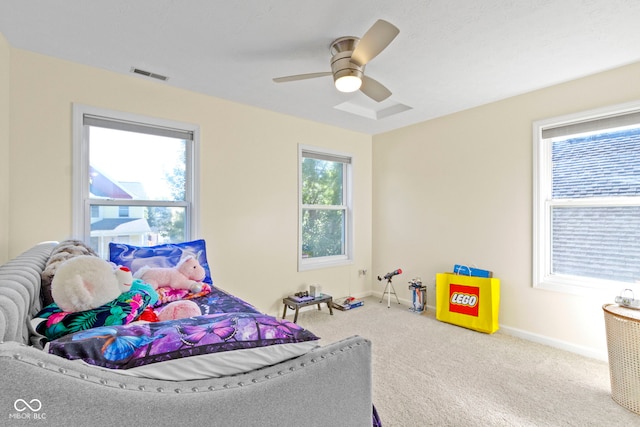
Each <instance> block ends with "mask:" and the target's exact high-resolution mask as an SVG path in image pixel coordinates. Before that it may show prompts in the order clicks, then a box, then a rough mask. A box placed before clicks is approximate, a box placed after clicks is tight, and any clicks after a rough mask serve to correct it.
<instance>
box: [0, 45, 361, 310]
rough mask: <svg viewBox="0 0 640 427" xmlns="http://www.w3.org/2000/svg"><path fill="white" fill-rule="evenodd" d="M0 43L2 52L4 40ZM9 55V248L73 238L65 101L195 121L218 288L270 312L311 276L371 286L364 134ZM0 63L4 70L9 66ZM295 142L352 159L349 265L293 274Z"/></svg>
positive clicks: (205, 231)
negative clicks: (362, 272) (365, 272)
mask: <svg viewBox="0 0 640 427" xmlns="http://www.w3.org/2000/svg"><path fill="white" fill-rule="evenodd" d="M0 52H6V49H4V50H3V49H2V48H1V45H0ZM10 53H11V67H10V68H11V88H12V95H11V105H10V109H11V119H10V125H11V127H10V133H11V150H10V152H11V156H10V166H11V167H10V182H11V186H10V194H9V197H8V199H9V203H8V204H9V213H10V218H11V219H12V220H11V221H9V224H8V227H9V233H8V236H9V237H8V249H9V255H10V256H15V255H17V254H18V253H20V252H22V251H23V250H25V249H27V248H29V247H30V246H31V245H33V244H35V243H37V242H40V241H43V240H62V239H65V238H69V237H72V236H70V233H71V167H72V165H71V149H72V140H71V135H72V127H71V118H72V104H73V103H81V104H86V105H91V106H95V107H100V108H106V109H112V110H119V111H126V112H131V113H135V114H143V115H147V116H153V117H160V118H166V119H169V120H177V121H185V122H189V123H196V124H199V125H200V131H201V151H200V153H201V159H200V169H201V183H200V189H201V196H200V197H201V211H200V215H201V227H200V229H201V236H197V237H202V238H204V239H206V241H207V254H208V258H209V263H210V265H211V266H212V269H213V271H212V275H213V277H214V280H215V282H216V284H218V285H219V286H221V287H223V288H225V289H227V290H229V291H231V292H232V293H234V294H236V295H238V296H240V297H242V298H244V299H246V300H248V301H250V302H252V303H254V304H255V305H256V306H257V307H259V308H260V309H261V310H263V311H267V312H271V313H275V312H280V311H281V309H282V302H281V298H282V297H284V296H286V295H289V294H291V293H292V292H295V291H298V290H303V289H307V288H308V285H309V284H312V283H319V284H321V285H322V287H323V291H324V292H326V293H329V294H333V295H334V296H336V297H340V296H347V295H348V294H355V295H358V294H365V293H367V292H369V286H370V285H369V283H368V281H367V280H366V278H359V277H358V269H362V268H366V269H369V268H370V265H371V250H370V248H371V210H370V207H371V203H372V202H371V163H372V161H371V137H370V136H368V135H364V134H359V133H354V132H349V131H344V130H341V129H338V128H335V127H330V126H326V125H322V124H318V123H314V122H311V121H305V120H300V119H296V118H292V117H290V116H285V115H282V114H276V113H273V112H270V111H266V110H260V109H256V108H251V107H247V106H244V105H240V104H236V103H232V102H228V101H224V100H220V99H217V98H213V97H208V96H203V95H199V94H196V93H193V92H188V91H184V90H179V89H175V88H172V87H169V86H167V85H165V84H163V83H156V82H150V81H147V80H145V79H143V78H139V77H137V76H123V75H120V74H116V73H112V72H107V71H103V70H99V69H96V68H90V67H85V66H81V65H78V64H74V63H70V62H66V61H62V60H58V59H54V58H50V57H46V56H42V55H38V54H33V53H30V52H27V51H23V50H19V49H10ZM0 58H2V56H0ZM0 61H2V60H1V59H0ZM2 65H3V62H0V70H3V69H6V67H3V66H2ZM0 76H1V73H0ZM0 81H2V80H1V79H0ZM0 90H2V86H0ZM1 108H4V110H6V107H0V113H1V112H2V111H3V110H2V109H1ZM0 123H1V122H0ZM0 138H1V136H0ZM0 141H2V139H0ZM299 143H300V144H307V145H315V146H321V147H327V148H332V149H337V150H340V151H343V152H347V153H350V154H352V155H353V156H354V163H355V164H354V166H355V170H354V173H355V178H354V181H355V182H354V187H355V188H354V193H355V200H354V204H355V206H354V212H355V216H356V218H355V223H356V230H355V248H356V254H355V261H356V262H355V263H354V264H353V265H351V266H347V267H335V268H330V269H325V270H315V271H308V272H304V273H298V272H297V261H296V260H297V251H296V247H297V239H298V231H297V230H298V226H297V211H298V205H297V194H298V193H297V191H298V184H297V176H298V169H297V154H298V151H297V150H298V148H297V147H298V144H299ZM5 145H6V144H5ZM0 147H3V146H2V145H0ZM122 155H123V156H126V155H127V153H122ZM140 167H141V168H143V167H144V159H141V161H140ZM3 182H4V180H3ZM3 185H4V184H3ZM0 195H2V192H0ZM3 205H4V203H3ZM5 225H6V221H4V222H3V225H2V226H3V227H4V226H5Z"/></svg>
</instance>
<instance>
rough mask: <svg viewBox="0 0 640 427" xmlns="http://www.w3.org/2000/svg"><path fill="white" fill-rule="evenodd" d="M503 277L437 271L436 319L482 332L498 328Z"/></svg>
mask: <svg viewBox="0 0 640 427" xmlns="http://www.w3.org/2000/svg"><path fill="white" fill-rule="evenodd" d="M499 309H500V279H497V278H495V277H491V278H485V277H475V276H463V275H459V274H454V273H438V274H436V319H438V320H439V321H441V322H447V323H451V324H453V325H458V326H462V327H465V328H469V329H473V330H476V331H479V332H485V333H488V334H492V333H494V332H495V331H497V330H498V311H499Z"/></svg>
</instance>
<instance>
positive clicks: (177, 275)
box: [134, 256, 206, 292]
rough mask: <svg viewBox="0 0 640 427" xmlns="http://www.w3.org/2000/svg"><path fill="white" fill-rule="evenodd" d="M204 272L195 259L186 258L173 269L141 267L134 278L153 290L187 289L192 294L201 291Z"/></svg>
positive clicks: (191, 257)
mask: <svg viewBox="0 0 640 427" xmlns="http://www.w3.org/2000/svg"><path fill="white" fill-rule="evenodd" d="M205 276H206V272H205V271H204V268H203V267H202V266H201V265H200V263H199V262H198V260H197V259H195V258H194V257H193V256H187V257H185V258H184V259H182V260H181V261H180V263H178V265H176V266H175V267H171V268H166V267H142V268H141V269H140V270H138V271H137V272H136V274H135V275H134V277H135V278H138V279H142V281H144V282H146V283H148V284H150V285H151V286H153V288H154V289H158V288H162V287H165V286H168V287H170V288H174V289H188V290H189V291H192V292H200V291H201V290H202V287H203V285H202V283H201V282H202V280H204V278H205Z"/></svg>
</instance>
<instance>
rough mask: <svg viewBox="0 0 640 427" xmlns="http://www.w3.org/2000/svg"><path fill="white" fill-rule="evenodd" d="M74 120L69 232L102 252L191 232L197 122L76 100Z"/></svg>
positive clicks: (194, 220)
mask: <svg viewBox="0 0 640 427" xmlns="http://www.w3.org/2000/svg"><path fill="white" fill-rule="evenodd" d="M73 126H74V135H73V139H74V141H73V155H74V164H73V168H74V169H73V227H74V229H73V233H74V235H75V236H77V237H78V238H80V239H82V240H84V241H87V242H89V243H90V244H91V246H92V247H93V249H94V250H96V252H97V253H98V254H99V255H100V256H102V257H105V258H106V257H108V250H109V242H112V241H113V242H121V243H128V244H133V245H138V246H152V245H155V244H159V243H170V242H182V241H186V240H190V239H192V238H194V236H196V235H197V230H198V210H197V201H198V187H197V183H198V170H197V162H196V161H195V160H194V159H197V158H198V135H199V130H198V127H197V126H195V125H190V124H185V123H177V122H169V121H166V120H159V119H153V118H148V117H142V116H137V115H133V114H127V113H119V112H114V111H107V110H101V109H96V108H91V107H87V106H82V105H74V124H73Z"/></svg>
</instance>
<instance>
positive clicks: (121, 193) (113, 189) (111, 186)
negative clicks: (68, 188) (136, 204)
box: [89, 166, 133, 199]
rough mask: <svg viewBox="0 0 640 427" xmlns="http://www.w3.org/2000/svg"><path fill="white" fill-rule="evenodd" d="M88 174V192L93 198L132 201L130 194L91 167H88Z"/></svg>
mask: <svg viewBox="0 0 640 427" xmlns="http://www.w3.org/2000/svg"><path fill="white" fill-rule="evenodd" d="M89 174H90V176H91V183H90V184H89V192H90V193H91V194H93V195H94V196H96V197H105V198H108V199H133V197H132V196H131V194H129V192H128V191H126V190H125V189H124V188H122V186H120V185H119V184H118V183H117V182H115V181H114V180H112V179H109V178H108V177H107V176H106V175H104V174H103V173H102V172H100V171H99V170H97V169H96V168H94V167H93V166H89Z"/></svg>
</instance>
